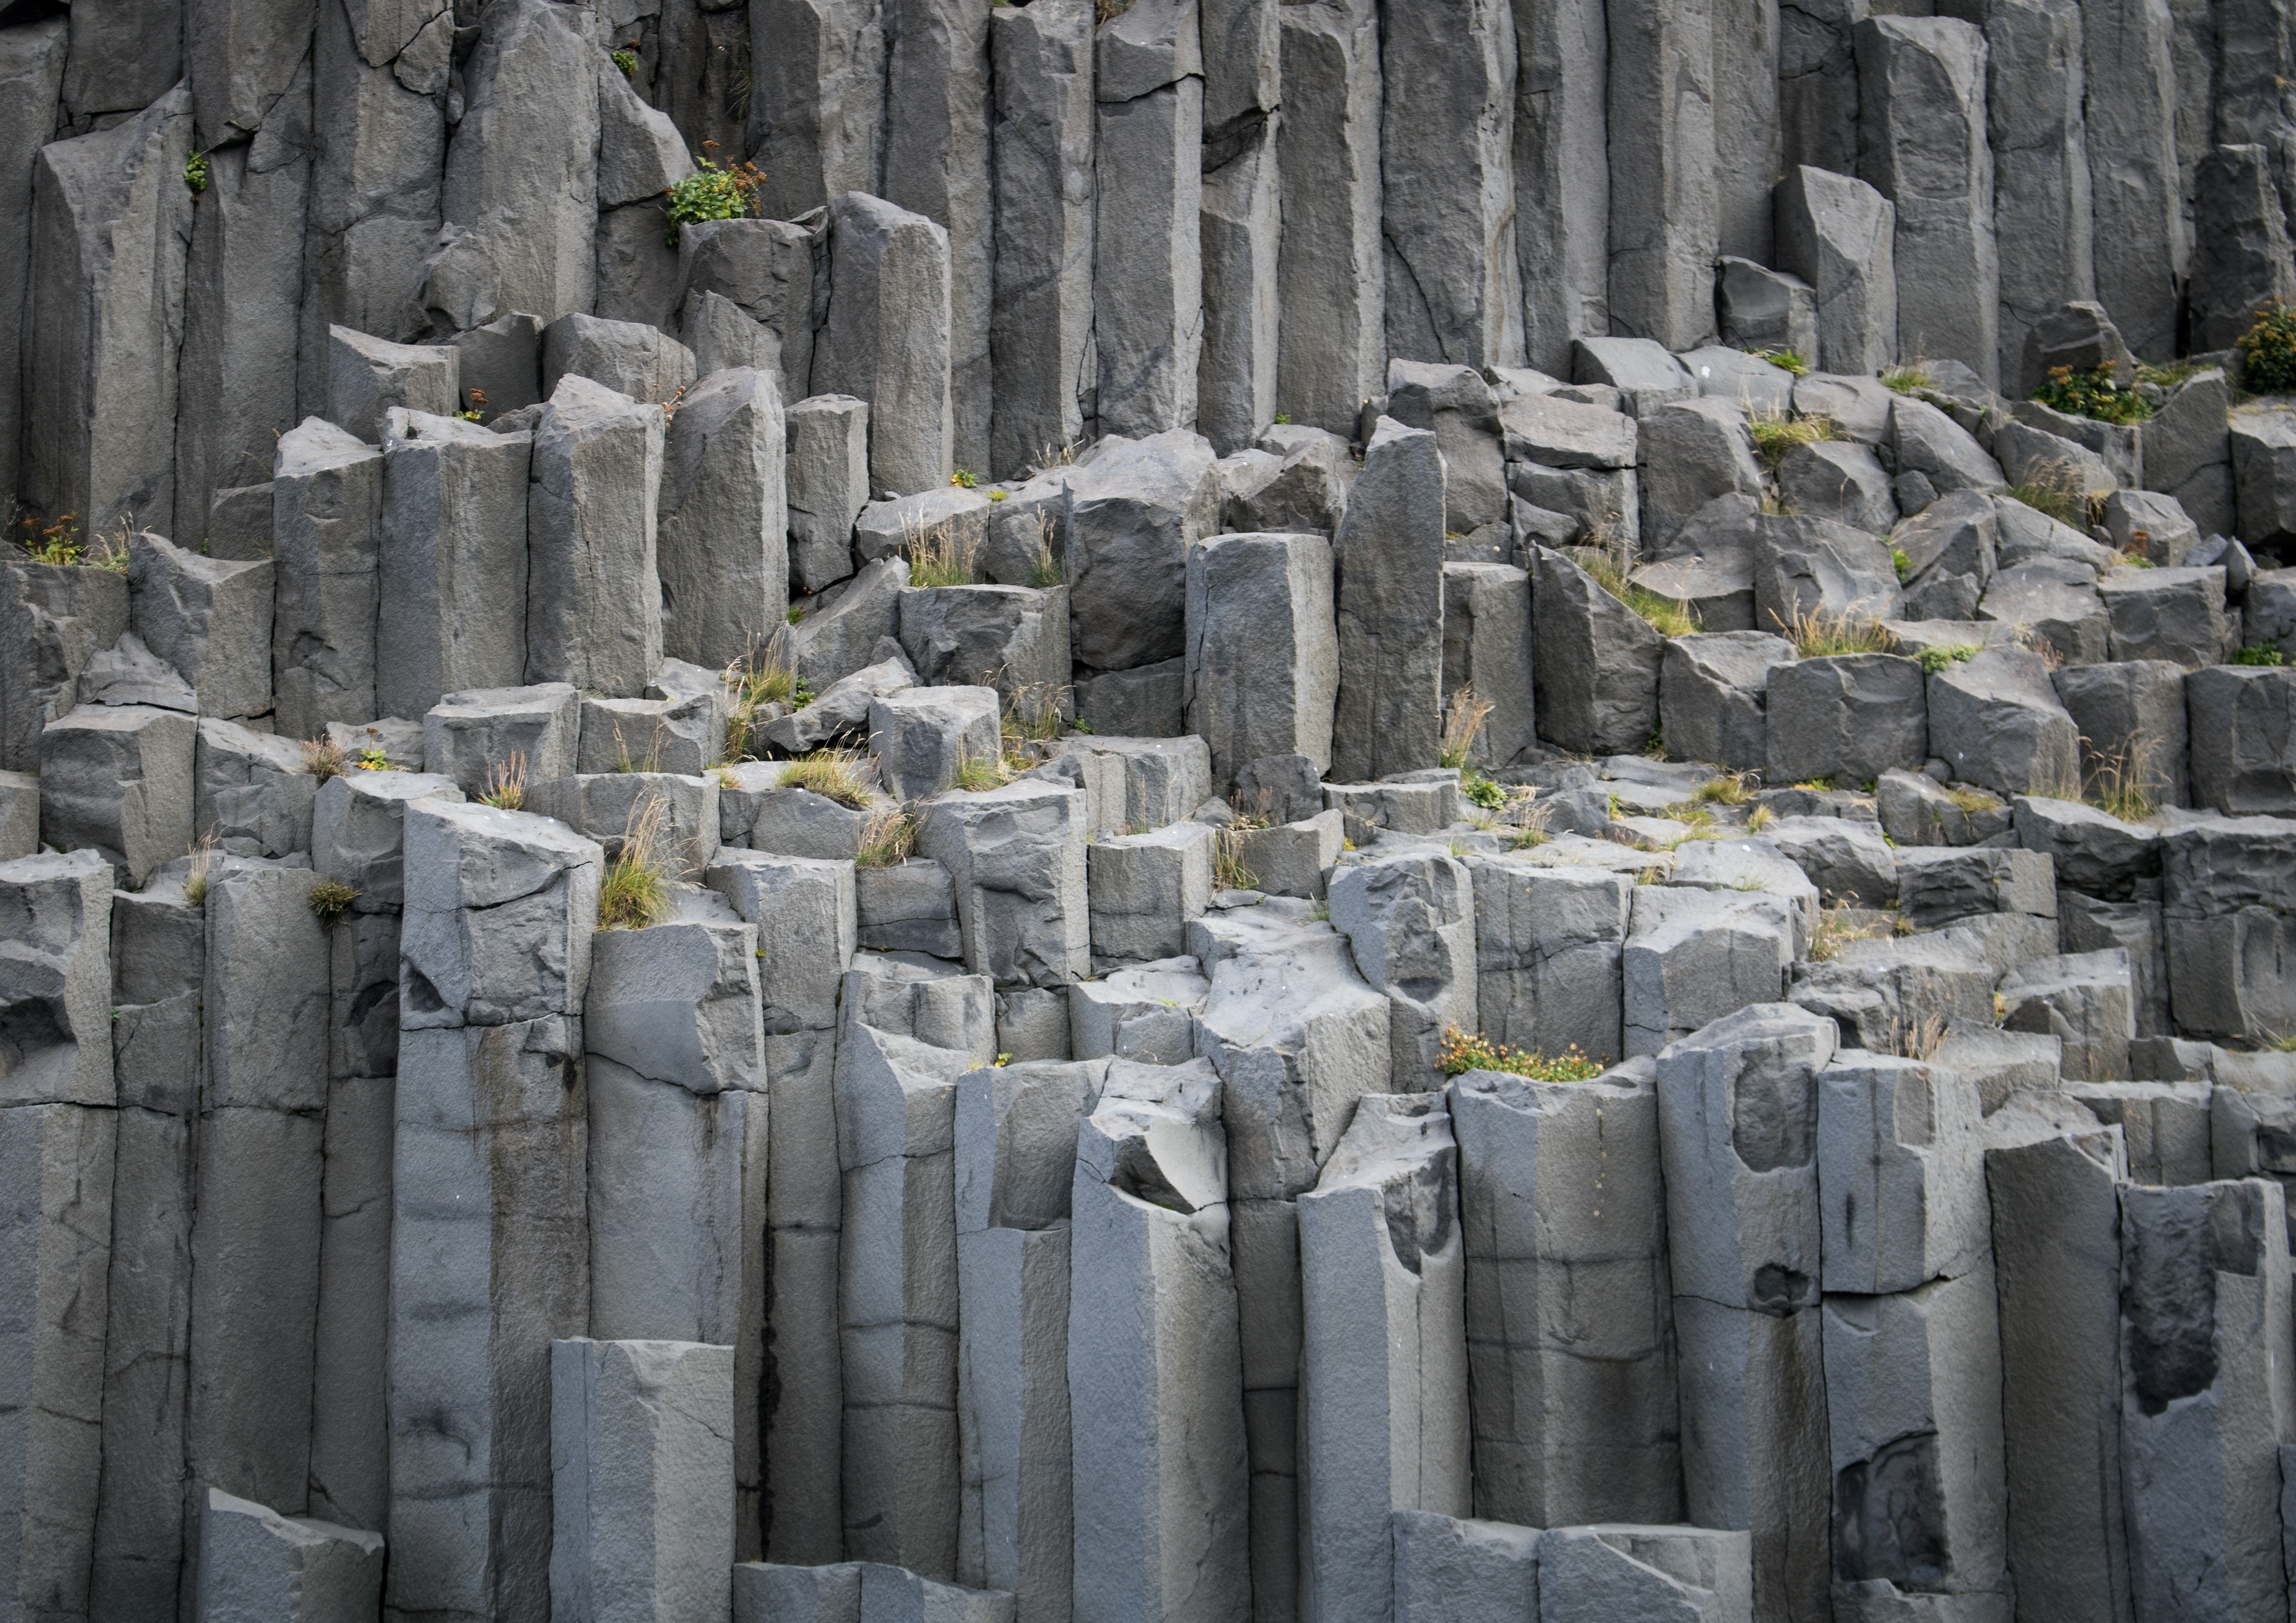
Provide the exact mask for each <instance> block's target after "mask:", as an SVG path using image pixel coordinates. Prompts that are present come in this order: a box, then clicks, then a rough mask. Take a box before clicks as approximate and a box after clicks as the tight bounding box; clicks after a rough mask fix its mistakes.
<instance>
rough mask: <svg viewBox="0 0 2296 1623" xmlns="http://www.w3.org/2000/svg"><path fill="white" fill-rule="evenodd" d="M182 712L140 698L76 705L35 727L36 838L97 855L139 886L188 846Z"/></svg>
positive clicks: (189, 740)
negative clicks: (135, 701) (141, 701)
mask: <svg viewBox="0 0 2296 1623" xmlns="http://www.w3.org/2000/svg"><path fill="white" fill-rule="evenodd" d="M196 734H197V729H196V726H195V725H194V723H193V718H192V717H189V716H185V715H182V714H179V713H177V712H176V711H173V710H160V709H151V708H149V707H147V706H143V705H123V706H120V707H119V708H117V709H113V708H108V707H107V708H102V709H97V708H92V707H88V706H83V707H81V708H80V709H77V710H75V711H73V712H72V713H71V714H70V715H69V716H67V717H64V718H63V719H61V721H53V722H50V723H49V724H48V725H47V728H46V730H45V731H44V732H43V733H42V734H40V755H39V775H40V840H41V843H43V844H44V845H48V846H53V847H54V848H56V849H57V850H60V851H77V850H79V849H81V848H91V849H94V851H96V852H97V853H99V854H100V855H101V856H102V857H103V859H104V860H105V861H106V862H109V863H111V864H112V865H114V866H115V867H116V868H118V869H119V870H120V871H121V876H122V877H123V878H124V879H125V880H126V881H127V885H128V886H129V887H130V888H135V889H140V888H141V887H142V886H143V881H145V880H147V879H149V878H150V877H151V876H152V873H155V872H156V871H157V870H158V869H159V868H160V865H162V864H163V863H168V862H171V861H173V860H174V859H175V858H176V857H178V856H180V855H182V853H183V852H184V850H185V849H186V848H188V847H189V846H190V844H191V840H192V811H193V791H192V783H193V749H194V745H195V741H196Z"/></svg>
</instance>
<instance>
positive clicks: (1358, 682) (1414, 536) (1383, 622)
mask: <svg viewBox="0 0 2296 1623" xmlns="http://www.w3.org/2000/svg"><path fill="white" fill-rule="evenodd" d="M1333 552H1334V553H1335V554H1336V561H1337V564H1338V575H1339V585H1338V599H1337V606H1338V623H1339V643H1340V685H1339V698H1338V701H1337V711H1336V714H1335V717H1334V718H1333V725H1332V766H1331V775H1332V777H1333V780H1334V781H1335V782H1339V783H1368V782H1370V781H1371V780H1372V779H1374V778H1382V777H1386V776H1388V775H1390V774H1392V773H1398V772H1412V771H1417V770H1419V769H1421V768H1423V767H1428V766H1434V765H1435V764H1436V758H1437V756H1438V754H1439V751H1440V746H1441V743H1442V732H1443V721H1442V712H1441V704H1442V696H1443V459H1442V457H1441V455H1439V453H1438V452H1437V450H1436V448H1435V436H1434V435H1433V434H1432V433H1431V432H1430V431H1429V430H1425V429H1407V428H1405V427H1404V426H1403V425H1402V424H1401V423H1399V422H1395V421H1394V420H1393V419H1391V418H1386V417H1382V418H1381V419H1380V423H1379V431H1378V432H1377V433H1376V434H1374V436H1373V437H1372V441H1371V444H1370V446H1369V447H1367V448H1366V449H1365V452H1364V468H1363V472H1362V473H1361V474H1360V475H1358V476H1357V480H1356V486H1355V491H1354V493H1353V495H1352V496H1350V497H1349V502H1348V512H1347V516H1346V518H1344V519H1342V520H1341V522H1340V531H1339V536H1338V538H1337V540H1336V541H1335V543H1334V545H1333Z"/></svg>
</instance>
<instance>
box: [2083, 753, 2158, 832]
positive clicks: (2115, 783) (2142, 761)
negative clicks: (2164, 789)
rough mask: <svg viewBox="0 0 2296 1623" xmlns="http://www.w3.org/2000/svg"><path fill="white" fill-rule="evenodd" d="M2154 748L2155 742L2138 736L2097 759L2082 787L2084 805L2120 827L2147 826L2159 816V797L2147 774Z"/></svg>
mask: <svg viewBox="0 0 2296 1623" xmlns="http://www.w3.org/2000/svg"><path fill="white" fill-rule="evenodd" d="M2157 747H2158V741H2157V740H2155V739H2154V738H2153V737H2152V736H2151V735H2150V734H2142V733H2140V734H2137V735H2136V736H2135V737H2134V738H2131V739H2128V741H2127V742H2124V743H2122V745H2121V746H2120V748H2119V749H2118V750H2113V751H2112V753H2111V754H2109V755H2105V756H2103V757H2102V758H2100V759H2098V761H2097V762H2096V763H2095V766H2093V767H2092V768H2091V769H2090V772H2089V775H2088V783H2087V785H2086V787H2087V791H2088V792H2087V800H2088V803H2089V804H2090V805H2091V806H2094V807H2096V808H2097V810H2099V811H2101V812H2103V813H2104V814H2105V815H2106V816H2110V817H2118V818H2120V820H2121V821H2122V822H2123V823H2149V822H2151V821H2152V820H2153V818H2155V817H2157V816H2160V815H2161V796H2160V793H2159V791H2157V790H2156V789H2155V788H2154V787H2153V774H2152V771H2151V767H2152V761H2153V750H2155V749H2156V748H2157Z"/></svg>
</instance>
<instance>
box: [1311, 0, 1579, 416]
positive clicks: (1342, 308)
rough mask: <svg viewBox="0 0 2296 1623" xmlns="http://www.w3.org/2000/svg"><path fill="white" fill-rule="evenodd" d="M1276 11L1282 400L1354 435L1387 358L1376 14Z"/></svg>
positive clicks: (1332, 7) (1327, 3) (1363, 8)
mask: <svg viewBox="0 0 2296 1623" xmlns="http://www.w3.org/2000/svg"><path fill="white" fill-rule="evenodd" d="M1277 17H1278V19H1279V21H1278V27H1279V28H1280V29H1281V30H1282V45H1281V58H1282V61H1281V72H1280V76H1279V77H1280V78H1281V80H1282V82H1283V125H1282V128H1281V131H1280V134H1279V135H1278V139H1277V147H1276V153H1277V165H1278V168H1279V171H1280V179H1281V184H1282V187H1283V198H1282V213H1283V220H1284V231H1283V244H1282V247H1281V250H1280V252H1279V258H1278V263H1277V271H1276V275H1277V282H1278V289H1279V292H1278V299H1279V303H1280V305H1281V307H1282V309H1283V320H1282V322H1281V323H1280V324H1279V326H1278V331H1277V346H1278V348H1277V359H1276V405H1277V406H1279V407H1280V408H1281V409H1283V411H1285V412H1287V413H1289V414H1291V415H1292V417H1293V419H1294V420H1295V421H1297V422H1300V423H1303V424H1309V425H1312V426H1314V427H1316V428H1320V429H1325V430H1331V431H1332V432H1334V433H1344V434H1349V435H1352V434H1353V433H1354V432H1355V431H1356V418H1357V414H1358V412H1359V411H1360V410H1361V408H1362V406H1363V402H1364V401H1365V400H1367V399H1369V398H1371V397H1372V396H1374V395H1375V394H1377V393H1378V392H1379V391H1380V388H1381V385H1382V381H1384V378H1385V375H1386V365H1387V337H1386V291H1387V279H1386V275H1385V270H1384V265H1383V260H1382V253H1383V244H1382V234H1381V219H1382V179H1381V169H1382V153H1381V139H1380V121H1381V100H1382V98H1381V93H1380V87H1381V79H1380V29H1379V17H1378V13H1377V11H1376V8H1375V7H1374V6H1372V5H1369V4H1363V3H1362V0H1315V4H1313V5H1312V7H1307V8H1285V9H1283V10H1280V11H1279V12H1277ZM1596 282H1597V285H1599V284H1600V278H1599V276H1598V277H1597V279H1596Z"/></svg>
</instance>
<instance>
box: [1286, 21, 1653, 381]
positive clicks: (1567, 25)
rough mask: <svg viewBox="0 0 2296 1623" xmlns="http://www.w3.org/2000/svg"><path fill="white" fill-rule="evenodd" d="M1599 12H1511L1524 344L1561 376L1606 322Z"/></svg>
mask: <svg viewBox="0 0 2296 1623" xmlns="http://www.w3.org/2000/svg"><path fill="white" fill-rule="evenodd" d="M1601 18H1602V12H1601V8H1600V7H1598V6H1595V5H1592V4H1579V5H1573V6H1569V7H1559V8H1541V7H1529V6H1518V7H1517V8H1516V11H1515V17H1514V28H1515V49H1516V53H1517V72H1516V78H1515V104H1514V152H1513V168H1514V186H1515V250H1516V255H1517V257H1518V258H1519V259H1520V260H1521V266H1522V268H1521V282H1522V288H1523V338H1524V347H1525V350H1526V353H1527V354H1528V356H1529V361H1530V364H1531V365H1534V366H1537V367H1539V368H1541V369H1542V370H1544V371H1546V372H1549V373H1554V375H1556V376H1558V377H1560V376H1563V375H1565V374H1566V373H1567V372H1568V370H1569V367H1570V341H1571V340H1573V339H1576V338H1579V337H1584V336H1587V335H1589V334H1595V335H1600V334H1603V333H1606V332H1609V331H1610V314H1609V309H1610V275H1609V265H1608V250H1609V246H1610V242H1609V238H1610V206H1611V172H1610V163H1609V153H1608V150H1607V146H1608V142H1607V127H1608V113H1607V102H1608V94H1609V86H1608V80H1609V77H1610V64H1609V55H1608V52H1609V45H1608V41H1607V37H1606V32H1605V29H1603V26H1602V22H1601ZM1289 89H1290V86H1286V90H1287V93H1288V91H1289ZM1286 99H1287V102H1288V101H1289V100H1290V97H1289V95H1288V94H1287V98H1286Z"/></svg>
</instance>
